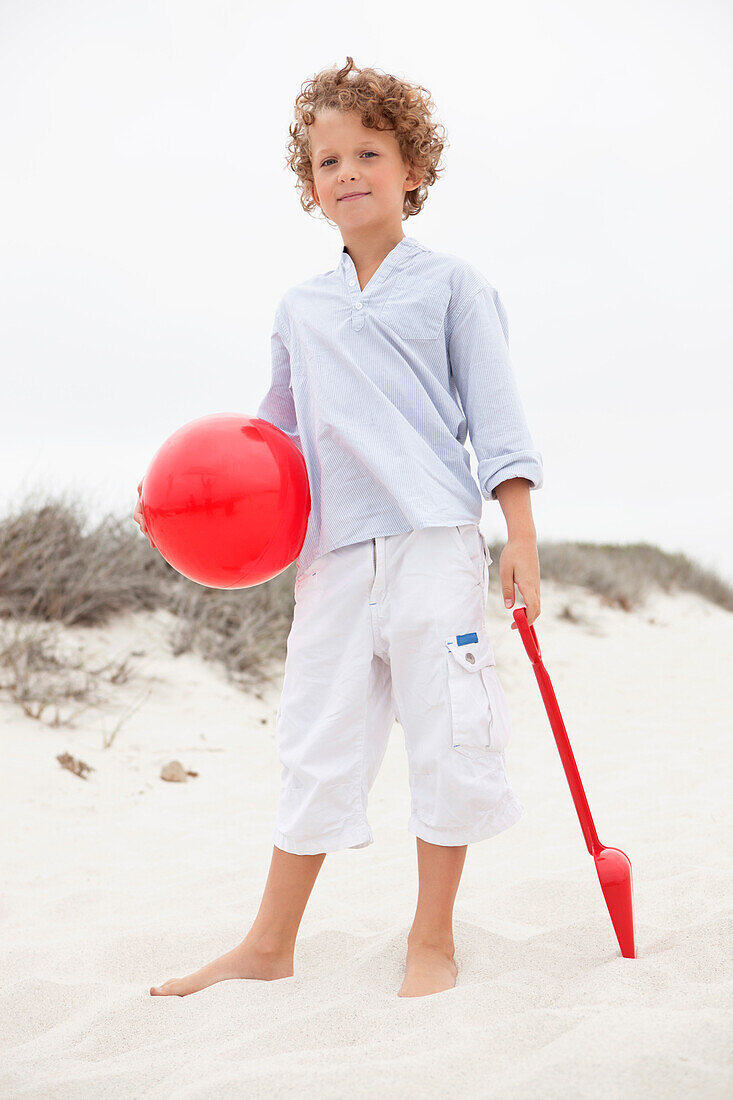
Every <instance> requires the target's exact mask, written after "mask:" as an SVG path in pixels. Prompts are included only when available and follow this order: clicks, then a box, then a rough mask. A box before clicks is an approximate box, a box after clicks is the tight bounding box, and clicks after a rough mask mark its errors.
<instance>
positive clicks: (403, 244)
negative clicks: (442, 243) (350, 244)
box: [339, 236, 421, 274]
mask: <svg viewBox="0 0 733 1100" xmlns="http://www.w3.org/2000/svg"><path fill="white" fill-rule="evenodd" d="M420 247H421V246H420V243H419V242H418V241H417V240H416V239H415V238H414V237H407V236H406V237H403V238H402V240H401V241H398V242H397V244H396V245H395V246H394V248H393V249H392V251H391V252H388V253H387V255H386V256H385V257H384V259H383V260H382V262H381V264H380V265H379V272H380V274H386V273H387V271H391V270H392V268H393V267H394V266H395V265H396V264H401V263H403V261H404V260H406V259H407V257H408V256H410V255H411V254H412V253H413V252H417V251H418V250H419V249H420ZM339 267H340V268H341V269H342V270H349V269H353V268H354V261H353V260H352V258H351V256H350V255H349V253H348V252H347V251H346V245H342V246H341V252H340V255H339Z"/></svg>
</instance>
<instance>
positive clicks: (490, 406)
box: [448, 286, 543, 500]
mask: <svg viewBox="0 0 733 1100" xmlns="http://www.w3.org/2000/svg"><path fill="white" fill-rule="evenodd" d="M448 352H449V359H450V366H451V372H452V374H453V377H454V379H455V384H456V388H457V390H458V394H459V396H460V399H461V403H462V405H463V411H464V413H465V416H466V424H467V428H468V434H469V438H470V440H471V446H472V447H473V449H474V451H475V453H476V458H477V459H478V481H479V487H480V489H481V495H482V496H483V497H484V499H485V500H496V499H497V497H496V486H497V485H499V484H500V483H501V482H502V481H508V480H509V478H513V477H525V478H527V480H528V481H529V482H530V486H529V487H530V489H540V488H541V487H542V482H543V466H542V455H541V454H540V452H539V451H537V450H535V448H534V442H533V440H532V436H531V435H530V431H529V427H528V425H527V421H526V417H525V414H524V409H523V406H522V402H521V399H520V396H519V391H518V389H517V383H516V379H515V377H514V368H513V366H512V362H511V357H510V354H509V329H508V325H507V317H506V311H505V309H504V305H503V303H502V301H501V298H500V297H499V294H498V292H497V291H496V290H495V289H494V288H493V287H489V286H486V287H482V288H481V289H480V290H479V291H477V292H476V293H475V294H473V295H472V296H471V297H470V298H469V300H468V301H467V302H466V303H465V304H464V305H462V306H460V307H459V310H458V312H457V314H456V316H455V318H454V320H453V323H452V326H451V328H450V333H449V337H448Z"/></svg>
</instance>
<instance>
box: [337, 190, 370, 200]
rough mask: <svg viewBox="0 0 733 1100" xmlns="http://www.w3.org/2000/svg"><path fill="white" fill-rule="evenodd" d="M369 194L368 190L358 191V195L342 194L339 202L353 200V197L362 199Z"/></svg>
mask: <svg viewBox="0 0 733 1100" xmlns="http://www.w3.org/2000/svg"><path fill="white" fill-rule="evenodd" d="M369 194H371V192H369V191H360V192H359V194H358V195H344V196H343V197H342V198H340V199H339V202H353V201H354V199H364V198H366V196H367V195H369Z"/></svg>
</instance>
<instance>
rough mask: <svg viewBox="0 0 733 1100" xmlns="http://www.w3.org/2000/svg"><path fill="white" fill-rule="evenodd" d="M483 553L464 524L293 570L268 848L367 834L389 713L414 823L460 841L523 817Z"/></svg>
mask: <svg viewBox="0 0 733 1100" xmlns="http://www.w3.org/2000/svg"><path fill="white" fill-rule="evenodd" d="M491 562H492V559H491V556H490V554H489V548H488V546H487V544H486V540H485V538H484V536H483V534H482V533H481V531H480V530H479V528H478V525H477V524H471V523H469V524H463V525H461V526H450V527H448V526H446V527H425V528H420V529H418V530H413V531H408V532H406V533H404V534H397V535H385V536H380V537H376V538H372V539H368V540H367V541H365V542H358V543H354V544H352V545H350V546H342V547H339V548H338V549H336V550H332V551H331V552H330V553H328V554H324V555H323V556H322V557H320V558H317V559H316V560H315V561H314V562H313V563H312V565H311V566H310V567H309V568H308V569H307V570H305V571H300V570H299V571H298V573H297V576H296V580H295V611H294V615H293V624H292V627H291V630H290V634H289V636H288V640H287V656H286V661H285V675H284V680H283V689H282V695H281V699H280V706H279V708H278V712H277V725H276V734H275V737H276V746H277V755H278V758H279V761H280V764H281V766H282V773H281V787H280V793H279V797H278V804H277V812H276V819H275V828H274V831H273V834H272V840H273V843H274V844H275V845H276V846H277V847H278V848H281V849H282V850H283V851H285V852H292V853H294V854H295V855H315V854H317V853H321V852H333V851H337V850H340V849H343V848H364V847H366V845H368V844H371V843H373V840H374V837H373V835H372V830H371V828H370V826H369V822H368V820H367V815H366V809H367V797H368V794H369V791H370V790H371V788H372V785H373V783H374V780H375V779H376V777H377V773H378V771H379V768H380V765H381V763H382V760H383V758H384V754H385V751H386V748H387V742H388V739H389V734H390V731H391V729H392V726H393V724H394V720H395V718H396V719H397V721H398V722H399V724H400V725H401V727H402V729H403V731H404V736H405V747H406V751H407V762H408V772H409V782H410V792H411V811H410V817H409V820H408V822H407V828H408V830H409V831H410V832H412V833H414V834H415V836H418V837H421V838H422V839H423V840H425V841H428V842H429V843H431V844H440V845H446V846H451V845H462V844H471V843H473V842H475V841H477V840H485V839H486V838H487V837H491V836H494V835H495V834H496V833H499V832H502V831H503V830H504V829H507V828H509V826H510V825H513V824H514V823H515V822H516V821H517V820H518V818H519V817H520V816H521V813H522V809H523V807H522V805H521V803H520V802H519V800H518V798H517V797H516V795H515V794H514V791H513V790H512V788H511V786H510V785H509V782H508V779H507V775H506V770H505V763H504V749H505V747H506V744H507V741H508V739H509V732H510V718H509V707H508V704H507V699H506V695H505V693H504V689H503V687H502V685H501V683H500V681H499V676H498V674H497V671H496V664H495V661H494V653H493V650H492V647H491V642H490V640H489V637H488V634H487V631H486V625H485V613H486V601H487V598H488V590H489V566H490V565H491Z"/></svg>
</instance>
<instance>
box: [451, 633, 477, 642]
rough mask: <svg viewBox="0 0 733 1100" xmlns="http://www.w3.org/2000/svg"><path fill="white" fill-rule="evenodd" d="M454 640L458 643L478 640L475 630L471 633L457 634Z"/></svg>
mask: <svg viewBox="0 0 733 1100" xmlns="http://www.w3.org/2000/svg"><path fill="white" fill-rule="evenodd" d="M456 641H457V642H458V644H459V645H469V644H470V643H471V642H477V641H478V634H476V632H475V631H474V633H473V634H457V635H456Z"/></svg>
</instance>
